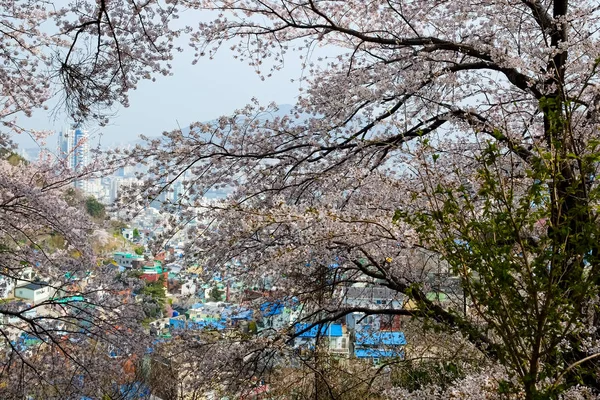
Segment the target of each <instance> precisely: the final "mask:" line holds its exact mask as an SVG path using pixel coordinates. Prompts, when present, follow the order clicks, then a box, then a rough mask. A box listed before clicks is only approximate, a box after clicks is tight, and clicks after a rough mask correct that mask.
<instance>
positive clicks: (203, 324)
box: [187, 321, 226, 331]
mask: <svg viewBox="0 0 600 400" xmlns="http://www.w3.org/2000/svg"><path fill="white" fill-rule="evenodd" d="M187 328H188V329H192V330H194V329H205V328H206V329H216V330H218V331H221V330H223V329H225V328H226V326H225V324H223V323H221V322H209V321H196V322H194V321H188V323H187Z"/></svg>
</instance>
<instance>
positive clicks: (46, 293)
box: [15, 282, 53, 304]
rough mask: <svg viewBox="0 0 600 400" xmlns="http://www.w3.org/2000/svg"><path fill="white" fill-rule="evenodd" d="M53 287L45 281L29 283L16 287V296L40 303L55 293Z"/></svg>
mask: <svg viewBox="0 0 600 400" xmlns="http://www.w3.org/2000/svg"><path fill="white" fill-rule="evenodd" d="M52 292H53V289H52V288H51V287H50V286H48V284H47V283H45V282H38V283H28V284H27V285H25V286H19V287H16V288H15V297H18V298H20V299H24V300H29V301H31V302H32V303H33V304H39V303H41V302H43V301H45V300H48V299H49V298H50V297H51V296H52V295H53V293H52Z"/></svg>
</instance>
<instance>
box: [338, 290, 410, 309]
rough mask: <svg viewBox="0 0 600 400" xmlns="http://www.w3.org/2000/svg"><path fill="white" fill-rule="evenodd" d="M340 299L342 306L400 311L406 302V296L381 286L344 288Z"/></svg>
mask: <svg viewBox="0 0 600 400" xmlns="http://www.w3.org/2000/svg"><path fill="white" fill-rule="evenodd" d="M340 297H341V299H342V301H343V304H344V305H347V306H350V307H369V308H375V309H385V308H392V309H401V308H402V306H403V304H404V302H405V301H406V296H404V295H403V294H402V293H398V291H396V290H392V289H390V288H387V287H382V286H349V287H344V288H342V290H341V293H340Z"/></svg>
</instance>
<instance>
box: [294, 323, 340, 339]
mask: <svg viewBox="0 0 600 400" xmlns="http://www.w3.org/2000/svg"><path fill="white" fill-rule="evenodd" d="M311 325H312V324H296V332H302V331H304V330H305V329H307V328H308V327H309V326H311ZM317 334H318V335H319V336H332V337H341V336H342V334H343V333H342V325H341V324H330V325H327V326H325V325H321V326H319V325H315V326H313V327H312V328H310V329H309V330H307V331H305V332H303V333H301V334H300V335H298V337H302V338H314V337H317Z"/></svg>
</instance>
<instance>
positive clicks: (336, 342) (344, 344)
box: [294, 323, 350, 356]
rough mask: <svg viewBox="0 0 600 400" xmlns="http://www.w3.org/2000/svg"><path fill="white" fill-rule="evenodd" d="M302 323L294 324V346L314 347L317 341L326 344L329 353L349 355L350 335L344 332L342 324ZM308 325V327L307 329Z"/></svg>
mask: <svg viewBox="0 0 600 400" xmlns="http://www.w3.org/2000/svg"><path fill="white" fill-rule="evenodd" d="M311 325H312V324H308V323H304V324H296V326H295V329H296V333H299V334H298V336H296V337H295V338H294V348H297V349H309V350H312V349H314V348H315V346H316V344H317V341H319V343H322V344H326V345H327V348H328V350H329V352H330V353H335V354H341V355H346V356H347V355H349V354H350V336H349V335H348V333H347V332H344V327H343V326H342V324H328V325H315V326H312V327H311ZM309 327H310V329H308V328H309Z"/></svg>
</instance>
